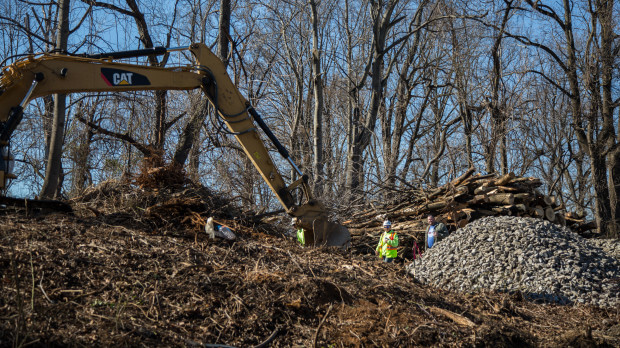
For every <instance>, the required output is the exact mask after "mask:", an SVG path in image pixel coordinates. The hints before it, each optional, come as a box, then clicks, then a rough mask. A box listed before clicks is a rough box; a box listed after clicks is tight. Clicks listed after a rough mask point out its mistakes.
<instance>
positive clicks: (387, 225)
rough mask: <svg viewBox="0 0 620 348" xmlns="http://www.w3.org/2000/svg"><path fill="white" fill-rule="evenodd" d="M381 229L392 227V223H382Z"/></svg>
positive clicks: (388, 221) (386, 221) (387, 221)
mask: <svg viewBox="0 0 620 348" xmlns="http://www.w3.org/2000/svg"><path fill="white" fill-rule="evenodd" d="M383 227H392V223H391V222H390V220H385V221H383Z"/></svg>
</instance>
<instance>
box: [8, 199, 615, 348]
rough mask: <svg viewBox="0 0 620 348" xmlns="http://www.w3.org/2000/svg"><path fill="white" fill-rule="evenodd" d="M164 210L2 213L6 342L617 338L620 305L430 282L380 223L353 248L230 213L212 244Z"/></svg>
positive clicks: (397, 342) (524, 342) (533, 342)
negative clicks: (386, 252)
mask: <svg viewBox="0 0 620 348" xmlns="http://www.w3.org/2000/svg"><path fill="white" fill-rule="evenodd" d="M151 203H153V202H151ZM159 207H160V209H164V208H166V209H168V210H166V211H165V213H164V211H160V213H159V214H155V213H153V211H152V210H151V211H149V212H143V213H142V214H140V213H139V212H140V211H141V210H140V209H137V210H129V209H127V210H126V211H125V212H122V211H119V210H121V209H120V207H117V208H118V209H117V211H115V212H110V211H107V210H105V209H102V208H101V206H98V207H97V208H94V206H93V207H91V208H90V209H83V208H82V209H76V210H75V212H74V213H72V214H71V213H64V212H63V213H59V212H36V211H27V210H24V209H8V208H6V209H3V210H2V211H0V214H1V216H0V219H1V220H2V223H1V225H0V240H1V242H0V248H1V250H0V271H1V274H0V284H1V291H0V319H1V320H0V347H10V346H14V347H15V346H31V347H36V346H46V347H50V346H51V347H55V346H88V347H109V346H114V347H124V346H126V347H139V346H144V347H157V346H162V347H163V346H165V347H170V346H172V347H175V346H179V347H201V346H210V347H212V346H213V345H215V346H235V347H253V346H263V347H266V346H270V347H295V346H298V347H341V346H343V347H351V346H373V347H374V346H379V347H397V346H403V347H404V346H407V347H409V346H424V347H428V346H440V347H443V346H448V347H452V346H458V347H474V346H476V347H478V346H487V347H525V346H534V347H618V346H620V315H619V309H600V308H594V307H588V306H583V305H574V306H573V305H564V306H563V305H554V304H539V303H532V302H530V301H527V300H524V299H523V298H522V296H520V295H519V294H518V293H516V294H502V293H490V292H489V293H477V294H460V293H452V292H447V291H443V290H441V289H437V288H434V287H430V286H426V285H423V284H419V283H418V282H416V280H415V279H414V278H412V277H411V276H410V275H408V274H407V272H406V271H405V265H406V264H407V263H409V262H411V260H403V259H401V260H399V261H400V262H396V263H394V264H386V263H382V262H380V261H379V260H378V259H377V257H376V256H374V253H373V248H374V245H373V244H374V241H373V240H372V238H371V237H372V235H373V232H374V231H368V234H367V236H366V237H365V239H363V240H362V239H360V238H359V237H358V238H355V239H354V240H353V244H352V248H351V249H350V250H349V251H347V252H342V251H341V250H340V249H338V248H325V247H324V248H309V247H301V246H299V245H298V244H297V243H296V242H295V240H294V239H293V237H292V236H288V235H285V234H283V233H282V232H281V230H277V229H275V228H273V229H271V228H270V227H269V225H265V224H261V225H260V226H259V225H250V224H245V225H244V224H242V223H239V222H238V221H235V220H234V219H233V220H225V219H224V222H228V223H230V224H231V226H233V227H234V228H235V232H236V234H237V239H236V240H235V241H226V240H221V239H218V240H211V239H209V237H208V236H207V235H206V234H204V233H201V232H200V230H199V229H197V228H192V225H191V223H190V222H191V221H190V220H191V219H188V218H187V217H188V215H187V209H185V210H184V209H179V208H178V207H179V206H178V205H177V206H174V205H166V204H160V205H159ZM147 213H148V214H147ZM174 214H179V216H175V215H174ZM182 215H184V218H183V219H181V218H180V217H181V216H182ZM203 215H204V214H203ZM155 217H157V218H155ZM177 217H179V219H176V218H177ZM196 219H199V217H197V216H196V215H194V220H192V221H193V222H194V223H196ZM376 233H377V238H378V233H379V231H377V232H376Z"/></svg>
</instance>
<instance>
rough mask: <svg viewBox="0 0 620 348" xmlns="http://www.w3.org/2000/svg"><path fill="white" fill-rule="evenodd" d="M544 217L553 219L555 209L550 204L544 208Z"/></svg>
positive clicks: (552, 220)
mask: <svg viewBox="0 0 620 348" xmlns="http://www.w3.org/2000/svg"><path fill="white" fill-rule="evenodd" d="M545 219H547V220H549V221H551V222H554V221H555V210H553V208H552V207H551V206H548V207H546V208H545Z"/></svg>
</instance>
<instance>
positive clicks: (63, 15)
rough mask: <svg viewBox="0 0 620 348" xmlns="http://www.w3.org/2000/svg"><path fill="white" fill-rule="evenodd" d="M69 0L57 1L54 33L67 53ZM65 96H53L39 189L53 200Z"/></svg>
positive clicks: (58, 180)
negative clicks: (47, 142) (44, 165)
mask: <svg viewBox="0 0 620 348" xmlns="http://www.w3.org/2000/svg"><path fill="white" fill-rule="evenodd" d="M70 4H71V0H59V1H58V8H59V10H58V28H57V31H56V49H57V50H58V51H61V52H66V51H67V40H68V38H69V8H70ZM66 100H67V99H66V95H65V94H55V95H54V121H53V122H52V135H51V141H50V151H49V155H48V159H47V167H46V170H45V180H44V181H43V187H42V188H41V193H40V195H41V197H43V198H55V197H57V196H58V195H59V193H60V188H61V187H62V182H61V173H62V145H63V141H64V130H65V112H66Z"/></svg>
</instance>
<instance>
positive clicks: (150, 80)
mask: <svg viewBox="0 0 620 348" xmlns="http://www.w3.org/2000/svg"><path fill="white" fill-rule="evenodd" d="M179 50H189V51H190V52H191V53H192V55H193V57H194V59H195V64H194V65H192V66H184V67H174V68H160V67H153V66H146V65H138V64H125V63H119V62H115V61H114V60H115V59H122V58H129V57H138V56H145V55H152V54H165V53H167V52H171V51H179ZM197 88H201V89H202V91H203V92H204V94H205V95H206V97H207V98H208V99H209V101H210V102H211V104H213V106H214V107H215V109H216V110H217V112H218V115H219V116H220V117H221V118H222V119H223V121H224V123H225V124H226V126H227V127H228V130H229V131H230V132H231V133H232V134H233V135H234V136H235V138H236V139H237V141H238V142H239V143H240V144H241V146H242V147H243V149H244V151H245V154H246V155H247V156H248V158H249V159H250V160H251V161H252V163H253V164H254V166H255V167H256V169H257V170H258V171H259V173H260V174H261V176H262V178H263V179H264V180H265V182H266V183H267V184H268V185H269V187H270V188H271V190H272V191H273V192H274V194H275V195H276V197H277V198H278V200H279V202H280V204H281V205H282V206H283V207H284V208H285V210H286V212H287V213H288V214H289V215H291V216H292V217H295V218H296V221H297V222H298V223H297V225H298V226H299V227H303V228H304V230H305V231H306V242H307V243H308V244H311V245H334V246H343V247H346V246H348V244H349V242H350V234H349V232H348V230H347V229H346V228H345V227H344V226H342V225H340V224H337V223H334V222H330V221H329V219H328V216H327V211H326V210H325V208H324V206H323V205H322V204H321V203H320V202H318V201H317V200H315V199H314V197H313V196H312V193H311V190H310V188H309V184H308V177H307V176H306V175H304V174H303V173H302V172H301V171H300V170H299V168H298V167H297V166H296V165H295V163H294V161H293V160H292V158H291V156H290V154H289V153H288V151H287V150H286V149H285V148H284V146H282V144H280V142H279V141H278V140H277V138H276V137H275V135H274V134H273V133H272V132H271V130H270V129H269V127H268V126H267V124H266V123H265V122H264V121H263V120H262V118H261V117H260V115H259V114H258V112H256V110H254V108H253V107H252V106H251V104H250V103H249V102H248V101H247V100H246V99H245V98H244V97H243V95H241V93H240V91H239V90H238V89H237V88H236V87H235V85H234V84H233V82H232V81H231V79H230V77H229V76H228V73H227V72H226V67H225V66H224V64H223V63H222V61H221V60H220V59H219V58H218V57H217V56H216V55H215V54H213V52H211V51H210V50H209V49H208V48H207V47H206V46H205V45H203V44H192V45H191V46H189V47H179V48H161V47H160V48H153V49H146V50H136V51H124V52H113V53H103V54H97V55H78V56H75V55H74V56H72V55H64V54H42V55H39V56H36V55H32V56H28V57H26V58H24V59H21V60H19V61H17V62H15V63H13V64H11V65H9V66H7V67H4V68H2V75H1V76H0V150H2V153H3V155H2V156H0V190H4V189H6V183H7V180H8V179H10V178H11V176H12V175H11V173H10V163H11V159H12V158H11V156H10V152H9V151H8V150H9V145H10V137H11V134H12V133H13V131H14V130H15V128H16V127H17V125H18V124H19V122H20V121H21V118H22V114H23V110H24V108H25V107H26V105H27V104H28V102H29V101H31V100H33V99H35V98H37V97H41V96H45V95H49V94H54V93H75V92H105V91H114V92H122V91H137V90H191V89H197ZM257 126H258V127H259V128H260V129H261V130H262V132H263V133H264V134H265V135H266V136H267V137H268V138H269V139H270V140H271V142H272V143H273V144H274V146H275V147H276V149H277V150H278V152H279V153H280V154H281V155H282V156H283V157H284V158H285V159H286V160H287V161H288V162H289V163H290V164H291V165H292V166H293V168H294V169H295V171H296V172H297V173H298V175H299V177H300V178H299V179H298V180H296V181H294V182H293V183H291V184H290V185H287V184H286V183H285V181H284V179H283V178H282V176H281V174H280V171H279V170H278V168H277V167H276V165H275V164H274V162H273V160H272V158H271V156H270V154H269V151H268V150H267V148H266V147H265V144H264V143H263V141H262V140H261V138H260V136H259V133H258V129H257ZM297 189H299V191H300V192H301V195H302V197H301V200H300V203H299V204H298V203H296V202H295V199H294V198H293V194H292V192H293V190H297Z"/></svg>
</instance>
